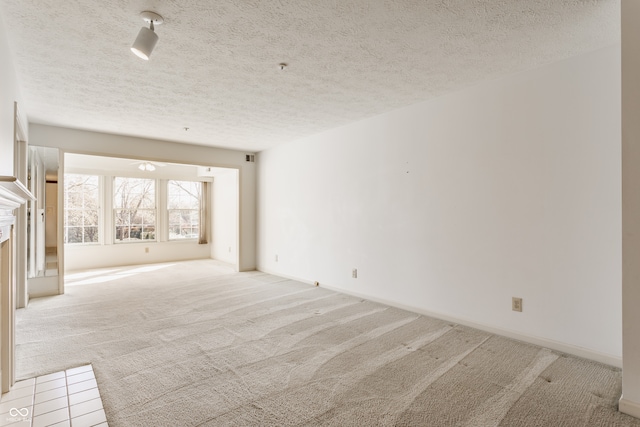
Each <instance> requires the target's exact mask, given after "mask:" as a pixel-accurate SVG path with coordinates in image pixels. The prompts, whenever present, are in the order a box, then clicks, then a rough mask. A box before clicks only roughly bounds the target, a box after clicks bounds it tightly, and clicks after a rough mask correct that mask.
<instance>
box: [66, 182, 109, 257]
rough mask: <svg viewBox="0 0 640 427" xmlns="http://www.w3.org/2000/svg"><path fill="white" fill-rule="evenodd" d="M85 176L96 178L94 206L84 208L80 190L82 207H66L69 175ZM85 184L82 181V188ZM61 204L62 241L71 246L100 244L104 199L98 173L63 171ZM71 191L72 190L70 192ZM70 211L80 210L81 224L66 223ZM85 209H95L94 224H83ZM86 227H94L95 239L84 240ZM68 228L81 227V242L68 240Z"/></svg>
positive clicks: (101, 240) (83, 199) (83, 197)
mask: <svg viewBox="0 0 640 427" xmlns="http://www.w3.org/2000/svg"><path fill="white" fill-rule="evenodd" d="M74 175H75V176H85V177H88V178H95V179H96V181H97V182H96V188H95V191H96V192H97V195H96V199H95V202H96V205H97V206H96V207H95V208H94V209H86V208H85V203H84V202H85V192H84V191H82V192H81V193H82V195H83V196H82V202H83V207H82V208H81V209H78V208H71V209H69V208H68V200H69V193H70V192H69V188H68V185H69V183H70V179H69V177H70V176H74ZM84 186H85V183H83V188H84ZM62 191H63V206H62V215H63V219H62V241H63V244H64V245H72V246H82V245H92V246H95V245H100V244H102V242H103V233H102V229H103V224H104V219H103V215H102V212H103V208H102V201H103V199H104V191H103V186H102V177H101V176H100V175H93V174H88V173H75V172H70V173H65V174H64V184H63V190H62ZM71 193H73V192H71ZM70 211H76V212H82V225H79V226H78V225H74V226H70V225H68V218H69V212H70ZM86 211H95V212H96V224H95V225H86V224H85V217H86V215H85V214H84V212H86ZM88 227H93V228H95V233H96V234H97V239H96V241H85V229H86V228H88ZM70 228H81V229H82V233H81V236H82V241H81V242H69V234H68V233H69V229H70Z"/></svg>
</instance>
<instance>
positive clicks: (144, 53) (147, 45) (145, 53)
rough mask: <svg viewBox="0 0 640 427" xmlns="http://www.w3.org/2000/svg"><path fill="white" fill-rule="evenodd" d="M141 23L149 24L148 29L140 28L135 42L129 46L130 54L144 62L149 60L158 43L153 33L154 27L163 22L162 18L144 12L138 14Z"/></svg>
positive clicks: (152, 13) (155, 14)
mask: <svg viewBox="0 0 640 427" xmlns="http://www.w3.org/2000/svg"><path fill="white" fill-rule="evenodd" d="M140 17H141V18H142V20H143V21H145V22H147V23H149V28H147V27H142V28H140V32H139V33H138V37H136V41H134V42H133V45H132V46H131V52H133V53H135V54H136V55H137V56H138V57H139V58H142V59H144V60H145V61H148V60H149V57H150V56H151V52H153V48H154V47H156V43H158V35H157V34H156V33H155V31H154V25H160V24H162V23H163V22H164V18H162V16H160V15H158V14H157V13H155V12H149V11H145V12H142V13H141V14H140Z"/></svg>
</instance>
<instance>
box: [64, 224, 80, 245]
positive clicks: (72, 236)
mask: <svg viewBox="0 0 640 427" xmlns="http://www.w3.org/2000/svg"><path fill="white" fill-rule="evenodd" d="M65 237H66V242H65V243H82V227H68V228H66V235H65Z"/></svg>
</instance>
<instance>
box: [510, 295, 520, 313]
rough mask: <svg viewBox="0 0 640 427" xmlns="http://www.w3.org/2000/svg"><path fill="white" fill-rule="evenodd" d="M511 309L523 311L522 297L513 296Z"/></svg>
mask: <svg viewBox="0 0 640 427" xmlns="http://www.w3.org/2000/svg"><path fill="white" fill-rule="evenodd" d="M511 310H513V311H520V312H521V311H522V298H516V297H513V298H511Z"/></svg>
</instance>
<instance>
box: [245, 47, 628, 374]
mask: <svg viewBox="0 0 640 427" xmlns="http://www.w3.org/2000/svg"><path fill="white" fill-rule="evenodd" d="M620 138H621V135H620V46H613V47H610V48H606V49H602V50H599V51H597V52H593V53H590V54H587V55H583V56H580V57H576V58H572V59H569V60H566V61H563V62H560V63H556V64H552V65H549V66H546V67H543V68H540V69H537V70H533V71H530V72H525V73H521V74H518V75H515V76H510V77H507V78H504V79H501V80H497V81H492V82H487V83H484V84H480V85H478V86H475V87H472V88H468V89H466V90H463V91H461V92H458V93H454V94H451V95H448V96H443V97H441V98H438V99H435V100H431V101H428V102H424V103H421V104H417V105H414V106H410V107H408V108H404V109H400V110H396V111H392V112H390V113H387V114H384V115H381V116H377V117H374V118H371V119H367V120H363V121H361V122H358V123H353V124H350V125H348V126H345V127H342V128H339V129H334V130H330V131H327V132H324V133H322V134H319V135H316V136H313V137H309V138H305V139H302V140H299V141H297V142H294V143H290V144H285V145H281V146H278V147H276V148H273V149H270V150H267V151H264V152H262V153H260V154H259V156H258V160H257V162H258V165H259V166H258V168H259V169H258V213H259V214H258V268H259V269H260V270H263V271H268V272H273V273H277V274H281V275H284V276H289V277H294V278H299V279H302V280H305V281H315V280H317V281H319V282H320V284H321V286H322V285H326V286H329V287H334V288H337V289H340V290H342V291H345V292H349V293H354V294H359V295H364V296H366V297H369V298H372V299H377V300H382V301H388V302H392V303H394V304H397V305H401V306H406V307H412V308H414V309H416V310H417V311H421V312H428V313H436V314H438V315H440V316H441V317H444V318H449V319H455V320H457V321H461V322H463V323H467V324H474V325H479V326H482V327H484V328H486V329H488V330H497V331H501V332H503V333H505V334H507V335H511V336H517V337H519V338H524V339H527V340H529V341H532V342H538V343H540V342H542V343H545V344H547V345H549V346H552V347H555V348H562V349H564V350H565V351H572V352H573V353H575V354H583V355H587V356H589V357H593V358H596V359H599V360H603V361H606V362H608V363H612V364H616V365H619V364H620V356H621V270H620V264H621V235H620V231H621V219H620V216H621V207H620V203H621V186H620V173H621V166H620ZM276 254H277V255H278V258H279V261H278V262H276V261H275V255H276ZM352 268H357V269H358V278H357V279H352V278H351V271H352ZM512 296H517V297H522V298H523V300H524V301H523V306H524V311H523V312H522V313H516V312H513V311H511V298H512Z"/></svg>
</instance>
